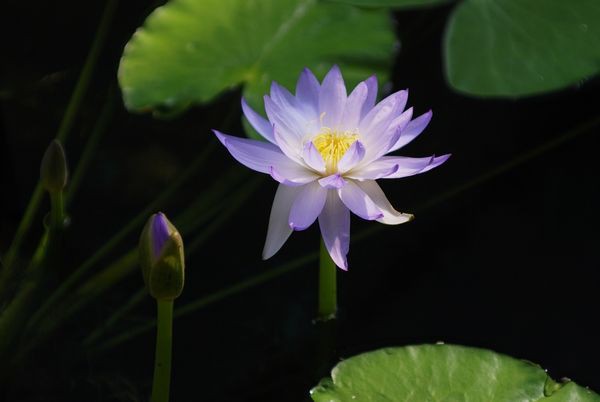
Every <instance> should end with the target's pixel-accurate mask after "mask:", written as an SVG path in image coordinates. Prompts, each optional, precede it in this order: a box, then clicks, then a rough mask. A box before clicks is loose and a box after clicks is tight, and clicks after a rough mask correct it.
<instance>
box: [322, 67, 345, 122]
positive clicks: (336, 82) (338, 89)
mask: <svg viewBox="0 0 600 402" xmlns="http://www.w3.org/2000/svg"><path fill="white" fill-rule="evenodd" d="M345 104H346V86H345V84H344V79H343V78H342V73H341V72H340V69H339V67H338V66H333V67H332V68H331V70H329V72H328V73H327V75H326V76H325V78H324V79H323V84H322V85H321V90H320V91H319V111H320V112H321V113H324V115H323V125H324V126H326V127H330V128H332V129H335V128H337V127H338V125H339V124H340V120H341V118H342V113H343V112H344V106H345Z"/></svg>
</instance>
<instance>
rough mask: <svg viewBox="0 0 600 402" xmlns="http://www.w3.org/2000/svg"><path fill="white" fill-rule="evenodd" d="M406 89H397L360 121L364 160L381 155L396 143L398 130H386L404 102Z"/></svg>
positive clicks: (367, 160)
mask: <svg viewBox="0 0 600 402" xmlns="http://www.w3.org/2000/svg"><path fill="white" fill-rule="evenodd" d="M406 97H407V94H406V91H399V92H396V93H395V94H392V95H390V96H388V97H387V98H385V99H384V100H382V101H381V102H379V103H378V104H377V106H375V107H374V108H373V109H372V110H371V111H370V112H369V113H368V114H367V115H366V116H365V118H364V119H363V120H362V121H361V122H360V127H359V130H360V134H361V139H362V140H363V142H364V145H365V147H366V149H367V156H366V157H365V162H369V161H372V160H373V159H375V157H374V155H383V154H384V153H385V152H386V151H387V150H388V149H390V147H391V146H392V145H393V144H395V143H396V141H397V137H399V136H400V132H394V131H388V127H389V126H390V124H391V123H392V121H393V120H394V119H395V118H396V117H397V116H398V115H399V113H400V111H401V108H402V107H404V106H403V105H404V104H405V103H406Z"/></svg>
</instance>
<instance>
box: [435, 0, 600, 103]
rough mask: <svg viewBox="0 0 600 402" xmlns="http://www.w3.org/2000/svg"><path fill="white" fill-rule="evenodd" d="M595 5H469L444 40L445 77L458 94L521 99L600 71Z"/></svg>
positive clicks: (585, 1) (552, 0) (500, 1)
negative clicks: (520, 97) (519, 97)
mask: <svg viewBox="0 0 600 402" xmlns="http://www.w3.org/2000/svg"><path fill="white" fill-rule="evenodd" d="M599 43H600V4H599V3H598V0H573V1H566V0H543V1H542V0H465V1H464V2H462V3H461V4H459V5H458V6H457V7H456V9H455V10H454V11H453V14H452V16H451V17H450V21H449V23H448V26H447V31H446V37H445V64H446V75H447V77H448V81H449V83H450V85H452V86H453V87H454V88H455V89H457V90H458V91H461V92H464V93H467V94H470V95H476V96H500V97H518V96H526V95H533V94H540V93H544V92H548V91H552V90H557V89H560V88H564V87H567V86H570V85H574V84H577V83H578V82H580V81H581V80H583V79H586V78H588V77H591V76H593V75H595V74H598V73H599V72H600V46H599V45H598V44H599Z"/></svg>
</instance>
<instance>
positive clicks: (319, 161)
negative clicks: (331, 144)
mask: <svg viewBox="0 0 600 402" xmlns="http://www.w3.org/2000/svg"><path fill="white" fill-rule="evenodd" d="M302 159H304V162H305V163H306V164H307V165H308V166H309V167H310V168H312V169H314V170H316V171H317V172H319V173H323V172H324V171H325V161H323V157H322V156H321V154H320V153H319V151H318V150H317V148H316V147H315V144H313V143H312V141H308V142H307V143H306V144H304V152H303V153H302Z"/></svg>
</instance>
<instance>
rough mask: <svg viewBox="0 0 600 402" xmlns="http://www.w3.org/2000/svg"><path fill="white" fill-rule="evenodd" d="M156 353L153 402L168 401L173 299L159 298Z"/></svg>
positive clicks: (157, 302)
mask: <svg viewBox="0 0 600 402" xmlns="http://www.w3.org/2000/svg"><path fill="white" fill-rule="evenodd" d="M156 304H157V306H158V309H157V310H158V316H157V326H156V353H155V355H154V380H153V381H152V398H151V401H152V402H168V401H169V387H170V385H171V348H172V345H171V344H172V341H173V300H157V301H156Z"/></svg>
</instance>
